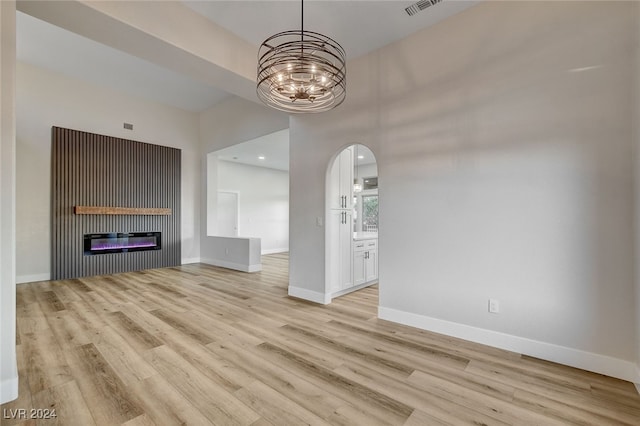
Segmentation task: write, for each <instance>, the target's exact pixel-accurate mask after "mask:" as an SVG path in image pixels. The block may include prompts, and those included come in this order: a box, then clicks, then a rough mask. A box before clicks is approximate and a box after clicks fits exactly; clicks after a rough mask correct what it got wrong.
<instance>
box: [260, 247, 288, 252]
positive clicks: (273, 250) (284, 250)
mask: <svg viewBox="0 0 640 426" xmlns="http://www.w3.org/2000/svg"><path fill="white" fill-rule="evenodd" d="M288 251H289V247H287V248H277V249H268V250H262V253H260V254H276V253H287V252H288Z"/></svg>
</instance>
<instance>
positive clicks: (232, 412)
mask: <svg viewBox="0 0 640 426" xmlns="http://www.w3.org/2000/svg"><path fill="white" fill-rule="evenodd" d="M147 359H148V361H149V363H151V364H152V365H153V366H154V367H155V369H156V370H158V372H159V373H160V374H162V375H163V376H164V377H167V378H168V379H169V380H170V382H171V384H172V385H173V387H174V388H176V389H177V390H178V391H179V392H180V393H181V394H182V395H183V396H184V397H185V398H187V399H188V400H189V401H190V402H191V403H192V404H193V405H194V406H195V407H196V408H197V409H198V410H199V411H200V412H201V413H202V414H204V415H205V417H207V418H208V419H209V420H210V421H212V422H213V423H215V424H225V425H239V426H246V425H250V424H251V423H253V422H255V421H256V420H258V419H259V418H260V416H259V415H258V414H257V413H256V412H255V411H253V410H252V409H251V408H249V407H248V406H246V405H245V404H244V403H243V402H241V401H240V400H239V399H237V398H236V397H235V396H233V395H232V394H230V393H229V392H227V391H226V390H225V389H224V388H223V387H222V386H219V385H217V384H216V383H215V382H213V381H211V380H209V379H208V378H207V377H205V376H203V375H202V374H201V373H200V372H199V371H198V370H197V369H196V368H195V367H193V366H192V365H191V364H190V363H188V362H187V363H185V362H183V361H182V358H181V357H180V355H179V354H177V353H176V352H174V351H173V350H171V349H170V348H168V347H166V346H160V347H157V348H154V349H151V350H150V351H149V352H148V354H147Z"/></svg>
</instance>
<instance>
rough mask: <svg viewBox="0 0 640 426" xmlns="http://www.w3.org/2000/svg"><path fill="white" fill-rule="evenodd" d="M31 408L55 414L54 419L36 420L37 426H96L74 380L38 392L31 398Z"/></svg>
mask: <svg viewBox="0 0 640 426" xmlns="http://www.w3.org/2000/svg"><path fill="white" fill-rule="evenodd" d="M33 406H34V408H36V407H37V408H38V409H42V410H50V411H45V413H46V414H49V415H52V414H55V417H50V418H41V419H38V420H37V421H36V424H38V425H40V424H42V425H60V426H64V425H71V424H78V425H80V424H81V425H87V426H91V425H95V424H96V423H95V421H94V420H93V416H92V415H91V412H90V411H89V407H88V406H87V403H86V401H85V400H84V397H83V396H82V392H80V389H79V388H78V385H77V383H76V381H75V380H71V381H70V382H66V383H63V384H61V385H58V386H53V387H50V388H48V389H45V390H43V391H40V392H38V393H37V394H35V395H34V397H33Z"/></svg>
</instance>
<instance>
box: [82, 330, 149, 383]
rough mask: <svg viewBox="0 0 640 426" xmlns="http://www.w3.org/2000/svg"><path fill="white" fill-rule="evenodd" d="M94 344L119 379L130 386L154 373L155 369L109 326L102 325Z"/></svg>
mask: <svg viewBox="0 0 640 426" xmlns="http://www.w3.org/2000/svg"><path fill="white" fill-rule="evenodd" d="M94 345H95V346H96V348H97V349H98V350H99V351H100V354H101V355H102V356H103V357H104V359H105V360H106V361H107V362H108V363H109V365H110V366H111V368H113V370H114V371H115V373H116V374H117V375H118V377H119V378H120V380H122V382H123V383H124V384H125V385H127V386H130V385H131V384H133V383H135V382H139V381H142V380H144V379H146V378H149V377H151V376H153V375H154V374H156V371H155V370H154V369H153V368H151V366H150V365H149V364H148V363H147V362H146V361H145V360H144V359H143V358H142V356H140V354H139V353H138V352H136V350H135V349H134V348H133V347H132V346H131V345H129V343H127V341H126V340H125V339H124V338H123V337H122V336H121V335H120V334H118V333H117V332H116V331H115V330H114V329H113V328H111V327H103V328H102V329H101V330H100V331H99V333H98V334H97V335H96V338H95V341H94Z"/></svg>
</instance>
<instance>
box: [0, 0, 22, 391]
mask: <svg viewBox="0 0 640 426" xmlns="http://www.w3.org/2000/svg"><path fill="white" fill-rule="evenodd" d="M15 78H16V3H15V2H14V1H2V2H0V93H1V94H2V96H0V404H2V403H5V402H7V401H11V400H13V399H16V398H17V397H18V369H17V364H16V287H15V276H16V274H15V272H16V257H15V255H16V251H15V240H16V238H15V220H16V216H15V214H16V211H15V206H16V199H15V194H16V187H15V171H16V167H15V166H16V162H15V159H16V156H15V149H16V115H15Z"/></svg>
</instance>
